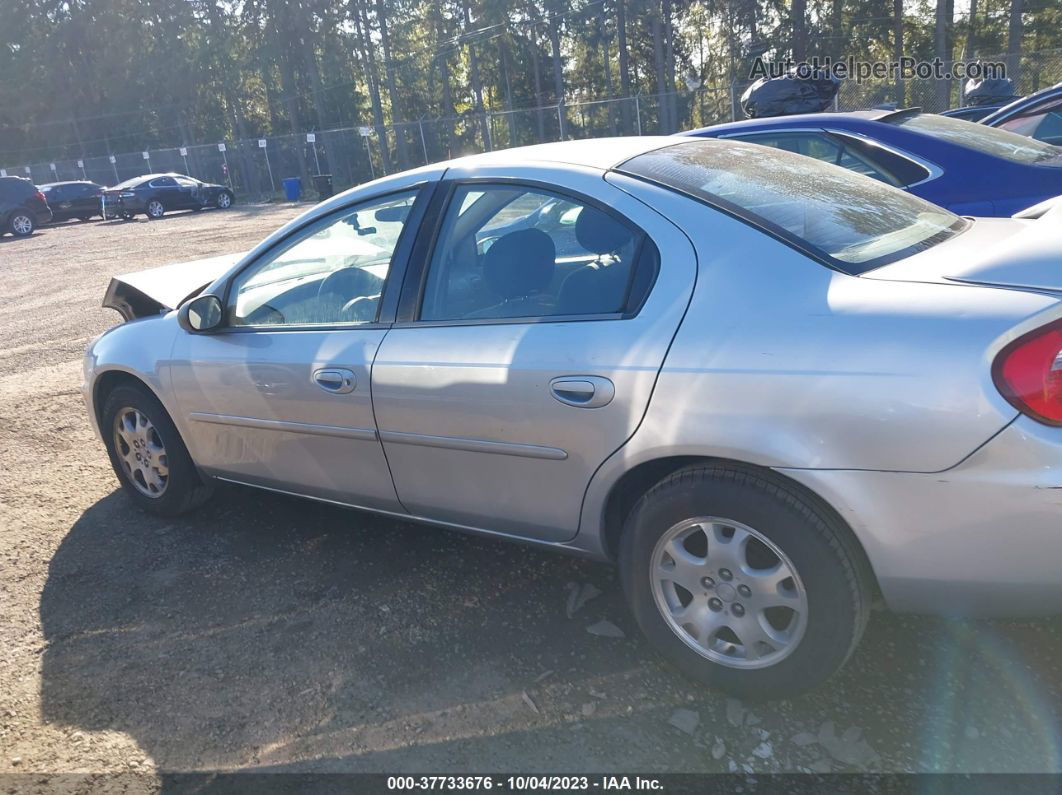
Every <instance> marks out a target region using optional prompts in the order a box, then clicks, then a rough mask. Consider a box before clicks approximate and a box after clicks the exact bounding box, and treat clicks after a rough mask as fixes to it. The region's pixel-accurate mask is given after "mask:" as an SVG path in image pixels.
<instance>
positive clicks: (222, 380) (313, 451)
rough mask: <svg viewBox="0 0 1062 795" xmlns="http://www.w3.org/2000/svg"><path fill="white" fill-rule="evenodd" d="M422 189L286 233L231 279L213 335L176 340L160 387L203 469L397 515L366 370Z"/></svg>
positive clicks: (384, 326) (359, 204) (376, 200)
mask: <svg viewBox="0 0 1062 795" xmlns="http://www.w3.org/2000/svg"><path fill="white" fill-rule="evenodd" d="M424 190H425V189H423V188H412V189H408V188H407V189H402V190H398V191H397V192H393V193H389V194H387V195H383V196H377V197H375V198H370V199H366V200H364V201H359V202H357V203H355V204H353V205H348V206H346V207H343V208H342V209H339V210H337V211H335V212H332V213H330V214H329V215H327V216H325V217H324V218H321V219H318V220H315V221H313V222H311V223H309V224H308V225H307V226H305V227H303V228H302V229H299V230H298V231H296V232H293V233H292V234H291V235H289V236H288V237H286V238H285V239H284V240H283V241H282V242H280V243H279V244H277V245H276V246H274V247H273V248H272V249H269V250H268V251H267V252H266V253H264V254H263V255H261V256H259V257H257V258H256V259H255V260H254V261H252V262H251V263H250V264H249V265H248V266H247V267H246V268H243V269H242V270H241V271H240V272H239V273H237V274H236V275H234V277H233V278H232V279H231V280H230V281H229V283H228V284H227V286H226V289H225V292H226V297H225V305H226V321H225V324H224V326H223V328H222V329H221V330H219V331H218V332H216V333H209V334H195V333H185V332H182V333H181V334H180V335H179V337H178V339H177V341H176V344H175V347H174V353H173V357H172V361H173V364H172V366H171V378H172V383H173V389H174V393H175V395H176V396H177V400H178V403H179V405H180V411H181V413H182V419H183V421H184V426H185V429H186V430H185V433H186V435H187V438H188V441H189V447H190V449H191V450H192V453H193V456H194V457H195V460H196V462H197V463H198V464H199V465H200V466H202V467H203V468H204V469H206V470H207V471H209V472H212V473H214V474H216V475H219V476H221V477H222V478H225V479H229V480H235V481H239V482H243V483H249V484H252V485H259V486H266V487H269V488H274V489H278V490H282V491H287V492H294V493H298V494H305V495H308V496H314V497H319V498H323V499H328V500H336V501H340V502H343V503H350V504H355V505H362V506H366V507H370V508H378V509H383V510H398V509H399V505H398V502H397V499H396V497H395V492H394V487H393V485H392V482H391V476H390V474H389V472H388V469H387V461H386V459H385V458H384V454H383V449H382V448H381V446H380V442H379V440H378V438H377V435H376V424H375V422H374V419H373V410H372V400H371V396H370V391H369V373H370V368H371V366H372V361H373V358H374V357H375V355H376V351H377V348H378V346H379V344H380V341H381V340H382V339H383V337H384V335H385V334H386V332H387V328H388V320H389V319H390V318H388V317H387V316H386V315H385V314H383V310H381V306H382V305H385V304H387V302H388V301H390V306H392V307H393V304H394V303H396V302H397V297H395V298H394V299H390V298H388V294H387V291H388V290H390V289H392V285H395V284H396V283H395V280H396V279H397V280H399V281H400V280H401V271H402V268H403V267H404V264H405V262H406V260H407V258H408V255H409V249H410V247H411V241H412V237H413V233H414V232H415V229H416V226H417V223H418V218H419V215H418V214H419V213H422V212H423V209H422V207H423V203H422V201H421V200H420V199H418V197H421V196H423V193H424ZM394 289H397V286H396V287H395V288H394ZM389 311H390V312H391V314H392V316H393V312H394V309H393V308H391V309H390V310H389Z"/></svg>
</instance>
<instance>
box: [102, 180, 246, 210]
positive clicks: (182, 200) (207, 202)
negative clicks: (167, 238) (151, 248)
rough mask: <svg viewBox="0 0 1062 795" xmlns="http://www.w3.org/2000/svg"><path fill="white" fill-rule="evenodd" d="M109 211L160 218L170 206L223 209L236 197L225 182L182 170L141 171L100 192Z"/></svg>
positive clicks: (173, 208)
mask: <svg viewBox="0 0 1062 795" xmlns="http://www.w3.org/2000/svg"><path fill="white" fill-rule="evenodd" d="M104 200H105V201H106V203H107V205H108V207H107V212H108V214H109V215H116V216H122V217H125V218H132V217H134V216H136V215H141V214H143V215H146V216H147V217H148V218H150V219H156V218H161V217H162V216H163V215H165V214H166V213H167V212H170V211H172V210H202V209H203V208H204V207H217V208H218V209H221V210H227V209H228V208H229V207H231V206H232V204H233V202H234V201H235V200H236V197H235V196H234V195H233V193H232V190H230V189H229V188H228V187H226V186H225V185H215V184H212V183H208V182H200V181H199V180H197V179H193V178H192V177H186V176H184V175H183V174H144V175H142V176H139V177H134V178H133V179H129V180H126V181H125V182H122V183H120V184H118V185H115V186H114V187H111V188H108V189H107V190H106V191H105V192H104Z"/></svg>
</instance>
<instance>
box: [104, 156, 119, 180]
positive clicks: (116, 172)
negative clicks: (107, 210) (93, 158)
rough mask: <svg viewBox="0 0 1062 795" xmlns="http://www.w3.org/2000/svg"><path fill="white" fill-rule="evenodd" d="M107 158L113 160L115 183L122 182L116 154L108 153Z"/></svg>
mask: <svg viewBox="0 0 1062 795" xmlns="http://www.w3.org/2000/svg"><path fill="white" fill-rule="evenodd" d="M107 158H108V159H109V160H110V161H111V168H113V169H114V184H115V185H117V184H118V183H119V182H121V180H120V179H118V158H116V157H115V156H114V155H107Z"/></svg>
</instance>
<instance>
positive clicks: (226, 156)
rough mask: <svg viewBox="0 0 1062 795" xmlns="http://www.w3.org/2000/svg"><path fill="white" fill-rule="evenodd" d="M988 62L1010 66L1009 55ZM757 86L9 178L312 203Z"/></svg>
mask: <svg viewBox="0 0 1062 795" xmlns="http://www.w3.org/2000/svg"><path fill="white" fill-rule="evenodd" d="M983 60H985V61H1005V60H1006V56H1005V55H996V56H984V57H983ZM1011 72H1012V75H1013V72H1014V70H1013V69H1012V70H1011ZM1016 77H1017V83H1018V86H1019V91H1020V93H1022V94H1025V93H1030V92H1032V91H1035V90H1037V89H1039V88H1042V87H1044V86H1048V85H1052V84H1054V83H1057V82H1059V81H1062V51H1059V50H1056V51H1052V52H1041V53H1033V54H1026V55H1024V56H1022V57H1021V59H1020V65H1019V69H1018V71H1017V75H1016ZM748 83H749V81H734V82H733V83H731V84H730V85H726V86H702V87H700V88H696V89H694V90H690V91H684V92H676V93H670V94H639V95H636V96H633V97H623V98H617V99H611V100H592V101H578V100H572V101H567V102H564V103H562V104H559V105H545V106H542V107H538V108H530V109H522V110H512V111H498V110H486V111H484V112H482V113H478V112H469V113H466V114H463V115H461V116H456V117H453V118H432V119H427V118H425V119H418V120H416V121H409V122H400V123H397V124H389V125H383V126H375V125H366V126H360V127H344V128H340V129H335V130H319V131H315V132H310V133H293V134H289V135H275V136H270V137H267V138H260V139H247V140H239V141H223V142H217V143H209V144H197V145H189V146H186V147H175V148H168V149H151V150H148V151H143V152H125V153H122V154H113V155H100V156H95V157H83V158H80V159H68V160H57V161H55V162H44V163H30V164H29V165H17V166H8V167H7V168H5V169H2V170H0V171H2V173H3V174H7V175H13V176H25V177H29V178H30V179H32V180H33V181H34V182H35V183H37V184H39V185H40V184H44V183H48V182H57V181H62V180H75V179H89V180H92V181H94V182H98V183H100V184H103V185H115V184H117V183H119V182H122V181H124V180H127V179H131V178H133V177H137V176H140V175H142V174H150V173H159V172H178V173H181V174H188V175H190V176H192V177H196V178H198V179H201V180H203V181H206V182H217V183H222V184H227V185H229V186H231V187H232V189H233V191H234V192H235V193H236V195H237V196H239V197H240V198H241V199H243V200H250V201H262V200H268V199H271V198H276V197H279V196H281V195H283V191H282V180H284V179H286V178H289V177H299V178H300V179H301V180H302V184H303V186H304V195H306V196H308V197H315V196H316V194H315V193H314V192H313V191H312V189H311V185H312V177H313V176H314V175H316V174H330V175H332V181H333V186H334V188H335V189H336V190H343V189H345V188H348V187H350V186H352V185H357V184H360V183H362V182H366V181H368V180H370V179H373V178H375V177H379V176H382V175H384V174H388V173H393V172H395V171H399V170H402V169H405V168H412V167H414V166H419V165H424V164H426V163H434V162H437V161H439V160H446V159H449V158H452V157H458V156H460V155H466V154H473V153H475V152H481V151H484V150H491V149H504V148H508V147H511V146H523V145H527V144H536V143H546V142H549V141H559V140H570V139H578V138H597V137H602V136H609V135H658V134H670V133H673V132H676V131H679V130H683V129H690V128H695V127H702V126H707V125H711V124H718V123H721V122H726V121H731V120H734V119H738V118H742V115H743V114H742V112H741V108H740V97H741V93H742V92H743V91H744V89H745V88H746V87H747V85H748ZM947 89H948V90H947V91H946V92H945V91H942V90H941V89H940V81H939V80H935V79H928V78H927V79H910V80H906V81H904V84H903V92H904V94H903V97H899V95H898V92H897V85H896V83H895V81H891V80H879V81H864V82H862V83H858V82H856V81H855V80H848V81H845V82H844V83H843V84H842V86H841V90H840V91H839V93H838V96H837V99H836V101H835V103H834V109H835V110H857V109H860V108H870V107H874V106H875V105H882V104H893V105H898V106H901V107H914V106H917V107H921V108H923V109H924V110H927V111H931V112H934V111H940V110H944V109H945V108H947V107H954V106H956V105H958V104H961V97H962V86H961V81H958V80H952V81H948V86H947Z"/></svg>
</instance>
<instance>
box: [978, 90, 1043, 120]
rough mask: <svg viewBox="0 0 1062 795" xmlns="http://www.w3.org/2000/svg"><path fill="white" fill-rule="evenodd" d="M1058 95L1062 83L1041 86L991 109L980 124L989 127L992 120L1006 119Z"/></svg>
mask: <svg viewBox="0 0 1062 795" xmlns="http://www.w3.org/2000/svg"><path fill="white" fill-rule="evenodd" d="M1058 96H1062V83H1055V84H1054V85H1053V86H1048V87H1047V88H1041V89H1040V90H1039V91H1035V92H1033V93H1032V94H1029V95H1028V96H1025V97H1019V98H1018V99H1016V100H1014V101H1013V102H1009V103H1007V104H1006V105H1003V106H1001V107H999V108H998V109H996V110H994V111H992V112H991V113H990V114H989V115H987V116H985V117H984V118H983V119H981V123H982V124H987V125H988V126H989V127H991V126H992V125H993V123H994V122H996V121H998V120H1000V119H1006V118H1008V117H1010V116H1011V115H1013V114H1014V113H1015V112H1019V113H1020V112H1021V111H1023V110H1025V109H1026V108H1032V107H1035V106H1036V105H1039V104H1040V103H1041V102H1044V101H1047V100H1051V99H1055V98H1056V97H1058Z"/></svg>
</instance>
